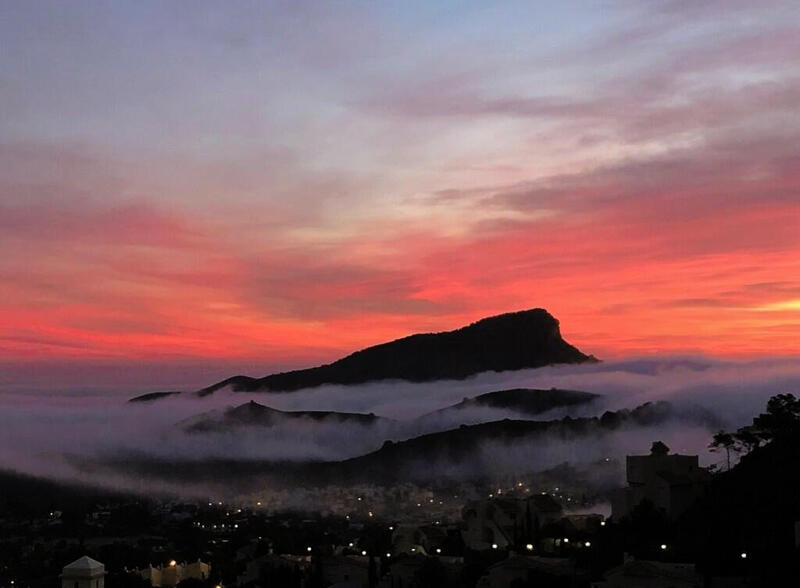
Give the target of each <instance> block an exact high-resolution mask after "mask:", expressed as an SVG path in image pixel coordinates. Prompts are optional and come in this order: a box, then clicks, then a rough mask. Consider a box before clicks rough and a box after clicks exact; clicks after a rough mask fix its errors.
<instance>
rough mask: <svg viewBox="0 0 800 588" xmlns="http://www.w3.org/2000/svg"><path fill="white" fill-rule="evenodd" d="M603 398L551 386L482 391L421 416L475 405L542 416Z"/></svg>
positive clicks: (457, 410)
mask: <svg viewBox="0 0 800 588" xmlns="http://www.w3.org/2000/svg"><path fill="white" fill-rule="evenodd" d="M598 398H600V396H599V395H597V394H591V393H589V392H579V391H577V390H559V389H557V388H550V389H549V390H540V389H535V388H513V389H510V390H497V391H494V392H487V393H485V394H480V395H478V396H475V397H474V398H464V400H462V401H461V402H459V403H458V404H454V405H452V406H447V407H445V408H442V409H439V410H437V411H434V412H431V413H428V414H426V415H423V416H422V417H420V418H421V419H427V418H431V417H436V416H443V415H445V414H448V413H458V412H460V411H462V410H464V409H468V408H474V407H486V408H497V409H504V410H511V411H514V412H518V413H520V414H525V415H532V416H533V415H538V414H542V413H544V412H547V411H548V410H553V409H555V408H565V407H575V406H580V405H583V404H589V403H591V402H594V401H595V400H597V399H598Z"/></svg>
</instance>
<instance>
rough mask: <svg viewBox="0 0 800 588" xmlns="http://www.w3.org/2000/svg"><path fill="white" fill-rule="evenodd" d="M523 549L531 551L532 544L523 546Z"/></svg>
mask: <svg viewBox="0 0 800 588" xmlns="http://www.w3.org/2000/svg"><path fill="white" fill-rule="evenodd" d="M525 549H527V550H528V551H533V543H528V544H527V545H526V546H525Z"/></svg>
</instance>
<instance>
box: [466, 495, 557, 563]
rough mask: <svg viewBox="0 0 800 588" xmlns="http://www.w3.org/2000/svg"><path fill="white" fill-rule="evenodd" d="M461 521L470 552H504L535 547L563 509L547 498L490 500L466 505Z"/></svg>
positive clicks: (542, 496)
mask: <svg viewBox="0 0 800 588" xmlns="http://www.w3.org/2000/svg"><path fill="white" fill-rule="evenodd" d="M461 516H462V518H463V519H464V523H465V526H466V528H465V530H464V533H463V538H464V544H465V545H466V546H467V547H468V548H469V549H474V550H478V551H479V550H485V549H505V548H508V547H512V546H514V545H517V544H524V543H536V542H537V541H538V540H539V539H540V537H539V534H540V530H541V528H542V527H543V526H545V525H548V524H550V523H553V522H555V521H557V520H559V519H560V518H561V516H562V508H561V505H560V504H558V502H556V501H555V499H553V498H552V497H551V496H550V495H548V494H535V495H533V496H530V497H527V498H493V499H488V500H476V501H472V502H468V503H467V504H466V505H465V506H464V508H463V510H462V511H461Z"/></svg>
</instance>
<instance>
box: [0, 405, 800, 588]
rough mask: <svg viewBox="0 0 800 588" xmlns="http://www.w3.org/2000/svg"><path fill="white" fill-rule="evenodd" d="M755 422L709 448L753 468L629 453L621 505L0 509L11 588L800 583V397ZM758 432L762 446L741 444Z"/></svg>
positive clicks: (607, 499)
mask: <svg viewBox="0 0 800 588" xmlns="http://www.w3.org/2000/svg"><path fill="white" fill-rule="evenodd" d="M753 422H754V425H752V426H751V427H750V428H743V429H741V430H739V431H738V432H734V433H729V434H723V433H720V434H719V435H717V436H716V437H715V438H714V440H713V443H712V445H713V446H714V447H715V448H716V449H719V450H723V451H725V452H727V453H729V452H731V451H734V452H738V453H740V454H741V460H740V461H739V463H738V464H737V465H735V466H734V467H732V468H731V469H728V467H726V468H722V470H721V471H712V470H709V469H707V468H703V467H700V465H699V463H698V457H697V456H696V455H679V454H674V453H671V452H670V449H669V448H668V447H667V446H666V445H665V444H664V443H662V442H660V441H654V442H653V443H652V445H651V447H650V448H649V451H645V452H642V453H640V454H635V455H629V456H627V457H626V459H625V465H624V474H625V480H626V484H625V485H624V486H623V487H620V488H617V489H614V490H612V491H611V492H608V493H607V495H591V494H587V493H586V492H582V490H581V488H579V487H576V486H573V487H561V486H551V485H548V486H547V487H544V486H542V485H541V484H540V483H539V482H541V480H539V481H537V478H536V477H535V476H534V477H531V478H526V479H519V480H513V479H509V478H506V479H504V480H502V481H495V483H491V484H490V483H489V482H486V481H484V482H481V483H475V484H464V485H461V486H460V487H458V488H453V487H448V488H444V487H442V488H424V487H419V486H415V485H413V484H405V485H398V486H393V487H388V488H387V487H378V486H353V487H349V488H324V489H318V490H317V492H316V493H315V492H312V491H311V489H305V490H304V489H298V490H297V493H298V495H297V496H295V497H294V498H295V499H296V500H297V501H298V502H300V501H304V500H305V501H308V504H315V503H323V502H324V503H326V504H327V508H326V509H324V510H322V509H313V510H312V509H306V510H303V509H294V510H287V509H286V508H285V507H283V506H282V505H285V504H286V503H285V502H284V501H285V500H286V497H285V496H281V495H280V494H279V493H276V494H271V493H269V492H265V493H258V494H256V495H253V496H250V497H248V498H247V499H246V500H245V501H243V502H241V503H229V502H225V501H222V500H214V499H213V498H212V499H209V500H206V501H203V502H191V501H177V500H171V501H164V500H154V499H149V500H142V499H136V498H130V497H126V498H119V497H116V498H115V497H113V496H112V495H109V496H106V497H105V498H103V499H102V501H101V502H92V500H91V499H78V498H76V497H75V496H68V497H67V498H66V499H65V500H64V504H59V495H58V494H56V493H50V494H49V495H47V493H46V492H45V493H42V496H46V498H38V499H36V498H32V499H30V500H28V501H27V503H26V504H25V505H24V508H23V507H22V506H20V504H17V503H9V501H7V503H6V504H5V505H3V506H4V508H3V510H2V518H0V532H1V533H2V535H0V536H1V537H2V538H1V539H0V586H2V588H45V587H53V586H58V584H59V582H60V583H61V586H62V588H104V587H105V586H107V587H108V588H145V587H147V586H151V587H154V588H174V587H176V586H180V587H181V588H215V587H223V588H234V587H236V588H268V587H271V586H286V587H297V588H300V587H302V588H318V587H319V588H323V587H332V586H335V587H338V588H345V587H347V588H356V587H358V588H415V587H419V588H423V587H427V586H431V587H433V586H452V587H457V586H468V587H472V586H474V587H477V588H500V587H507V586H513V587H528V586H531V587H533V586H537V587H538V586H553V587H565V588H566V587H586V588H588V587H590V586H591V587H592V588H594V587H597V588H600V587H607V588H613V587H623V586H674V587H684V586H685V587H693V586H711V587H714V586H720V587H722V586H725V587H733V586H753V585H766V584H763V583H761V582H764V580H765V578H785V577H787V576H786V575H787V574H789V575H791V574H794V573H796V572H797V569H796V566H797V564H796V561H797V555H798V554H799V553H800V552H798V548H799V546H800V521H798V519H800V517H798V516H797V510H796V501H797V497H796V493H794V494H792V493H793V491H794V489H796V488H797V467H796V465H797V461H796V460H797V452H798V450H797V447H796V440H797V433H798V430H799V429H800V411H799V410H798V401H797V400H795V399H794V397H792V396H790V395H783V396H782V397H776V398H773V399H772V400H771V401H770V404H769V406H768V409H767V412H766V413H764V414H761V415H759V416H758V417H756V418H755V419H754V421H753ZM753 427H758V428H757V430H756V429H754V428H753ZM756 433H757V434H758V435H759V436H760V437H761V439H762V440H763V441H766V442H765V443H760V442H755V443H754V444H753V445H752V446H751V447H749V448H745V447H743V446H742V445H741V444H737V443H738V442H739V441H742V440H744V441H746V440H748V439H749V438H750V437H748V435H755V434H756ZM782 460H783V461H785V460H792V461H791V463H793V464H794V466H795V467H794V468H792V467H780V464H781V463H782ZM604 461H606V460H604ZM786 463H789V462H786ZM607 464H608V467H614V460H612V459H611V458H608V460H607ZM617 465H619V464H617ZM784 465H785V464H784ZM729 467H730V466H729ZM765 467H768V468H769V469H768V470H766V474H765V470H764V468H765ZM754 476H755V477H756V478H758V477H759V476H760V479H754V478H753V477H754ZM787 476H788V478H787ZM782 477H783V478H782ZM781 479H783V480H784V483H783V487H781V484H779V482H778V481H779V480H781ZM787 480H788V483H787ZM547 481H548V484H552V483H553V481H552V479H548V480H547ZM754 483H755V484H757V485H758V486H759V487H760V488H761V489H762V493H763V497H760V496H755V495H754V493H753V492H752V491H751V490H752V488H751V484H754ZM770 493H771V494H770ZM787 493H788V494H787ZM770 495H772V498H770ZM747 500H750V501H751V503H752V504H753V505H754V506H753V507H751V508H749V509H747V510H740V511H738V512H736V516H731V515H732V514H733V511H728V510H726V509H730V508H732V505H734V504H738V506H739V507H740V508H743V509H745V508H747V507H746V504H745V502H742V501H747ZM763 501H767V502H763ZM609 504H610V512H609V511H608V505H609ZM42 508H44V509H45V510H42ZM737 523H738V525H737ZM726 525H728V526H730V528H731V529H736V530H735V531H730V530H728V529H726ZM731 525H732V526H731ZM788 531H792V532H791V533H790V532H788ZM767 536H769V540H767V539H766V538H767ZM793 562H795V563H793ZM794 577H795V578H796V577H797V576H794ZM774 585H781V584H774Z"/></svg>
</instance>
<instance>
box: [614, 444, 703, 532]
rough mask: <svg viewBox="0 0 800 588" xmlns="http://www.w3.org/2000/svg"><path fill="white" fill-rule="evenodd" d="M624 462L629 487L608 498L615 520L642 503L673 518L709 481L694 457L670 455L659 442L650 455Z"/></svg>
mask: <svg viewBox="0 0 800 588" xmlns="http://www.w3.org/2000/svg"><path fill="white" fill-rule="evenodd" d="M625 460H626V464H625V466H626V467H625V469H626V474H627V483H628V485H627V487H626V488H620V489H619V490H617V491H615V492H614V494H613V495H612V497H611V516H612V518H613V519H615V520H619V519H622V518H625V517H627V516H629V515H630V514H631V512H632V511H633V509H634V508H636V507H637V506H638V505H640V504H641V503H642V502H644V501H645V500H648V501H650V502H651V503H652V504H653V505H654V506H655V507H656V508H657V509H659V510H662V511H663V512H664V513H665V514H666V515H667V516H668V517H669V518H670V519H675V518H677V517H679V516H680V515H681V514H683V513H684V512H685V511H686V509H688V508H689V507H690V506H691V505H692V504H694V502H695V501H696V500H697V499H698V498H699V497H700V496H702V494H703V492H704V491H705V488H706V484H707V483H708V480H709V478H710V474H709V473H708V471H707V470H706V469H705V468H701V467H700V466H699V463H698V457H697V456H696V455H678V454H670V453H669V448H668V447H667V446H666V445H664V444H663V443H661V442H660V441H656V442H655V443H653V446H652V448H651V449H650V455H629V456H627V457H626V458H625Z"/></svg>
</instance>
